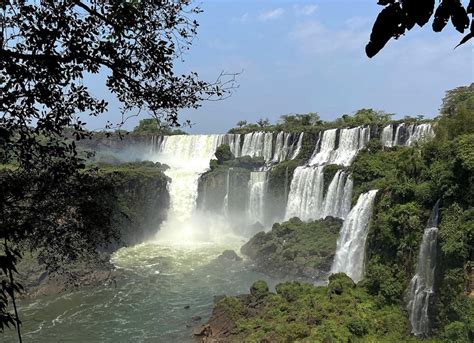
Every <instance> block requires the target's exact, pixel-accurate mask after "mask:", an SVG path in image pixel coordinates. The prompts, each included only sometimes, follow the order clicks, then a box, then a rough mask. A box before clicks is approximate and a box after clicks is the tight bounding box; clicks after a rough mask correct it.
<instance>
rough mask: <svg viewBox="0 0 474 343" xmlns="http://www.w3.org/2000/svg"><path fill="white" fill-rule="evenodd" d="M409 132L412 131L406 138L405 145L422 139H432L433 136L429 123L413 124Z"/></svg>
mask: <svg viewBox="0 0 474 343" xmlns="http://www.w3.org/2000/svg"><path fill="white" fill-rule="evenodd" d="M411 132H412V133H411V135H410V137H409V138H408V140H407V145H409V146H410V145H412V144H413V143H415V142H417V141H420V140H423V139H433V138H434V136H435V133H434V131H433V128H432V127H431V125H430V124H420V125H415V126H414V128H413V129H412V131H411Z"/></svg>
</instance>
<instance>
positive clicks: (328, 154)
mask: <svg viewBox="0 0 474 343" xmlns="http://www.w3.org/2000/svg"><path fill="white" fill-rule="evenodd" d="M338 135H339V137H338ZM338 138H339V139H338ZM369 139H370V129H369V128H368V127H360V126H359V127H354V128H352V129H331V130H325V131H324V132H323V133H322V136H321V137H320V139H319V141H318V144H317V146H316V149H315V150H314V152H313V156H312V157H311V159H310V161H309V165H312V166H320V165H325V164H338V165H343V166H349V165H350V164H351V162H352V160H353V159H354V157H355V155H356V154H357V152H358V151H359V150H361V149H362V148H364V147H365V145H366V144H367V142H368V141H369Z"/></svg>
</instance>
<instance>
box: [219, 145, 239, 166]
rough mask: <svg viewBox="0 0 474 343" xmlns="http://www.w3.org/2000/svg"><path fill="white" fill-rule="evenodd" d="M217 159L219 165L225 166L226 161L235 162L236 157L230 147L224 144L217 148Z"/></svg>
mask: <svg viewBox="0 0 474 343" xmlns="http://www.w3.org/2000/svg"><path fill="white" fill-rule="evenodd" d="M215 155H216V158H217V164H220V165H222V164H224V162H226V161H230V160H233V159H234V158H235V157H234V155H233V154H232V152H231V151H230V146H228V145H227V144H222V145H220V146H218V147H217V149H216V152H215Z"/></svg>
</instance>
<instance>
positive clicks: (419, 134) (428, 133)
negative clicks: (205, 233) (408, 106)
mask: <svg viewBox="0 0 474 343" xmlns="http://www.w3.org/2000/svg"><path fill="white" fill-rule="evenodd" d="M434 136H435V133H434V131H433V128H432V126H431V124H405V123H401V124H398V125H396V128H395V125H394V124H389V125H387V126H385V127H384V128H383V130H382V134H381V136H380V140H381V142H382V145H383V146H386V147H394V146H396V145H402V146H411V145H413V144H414V143H415V142H418V141H421V140H424V139H433V138H434Z"/></svg>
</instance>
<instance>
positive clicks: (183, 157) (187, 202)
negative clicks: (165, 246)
mask: <svg viewBox="0 0 474 343" xmlns="http://www.w3.org/2000/svg"><path fill="white" fill-rule="evenodd" d="M224 136H225V135H193V136H191V135H189V136H188V135H176V136H164V137H163V138H162V141H161V143H160V146H159V148H158V149H156V151H155V153H154V155H153V156H152V157H151V158H150V160H152V161H155V162H156V161H158V162H161V163H165V164H167V165H168V166H169V167H170V168H169V169H167V170H166V171H165V174H166V175H167V176H168V177H170V178H171V182H170V183H169V186H168V187H169V194H170V208H169V210H168V218H167V220H166V221H165V222H164V223H163V224H162V226H161V229H160V231H159V232H158V234H157V239H158V240H164V241H169V242H172V243H180V244H181V243H191V242H195V241H208V240H210V239H214V238H215V237H216V232H213V231H212V230H213V227H212V225H209V224H208V223H207V224H203V225H199V223H197V222H198V220H197V219H196V216H195V208H196V199H197V192H198V178H199V176H200V174H201V173H203V172H204V171H206V170H207V169H208V168H209V160H210V159H211V158H213V157H214V152H215V151H216V148H217V146H218V145H219V144H220V143H221V142H222V141H223V140H225V137H224ZM224 229H225V228H223V227H220V228H219V230H220V232H219V234H221V235H222V234H223V232H224Z"/></svg>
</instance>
